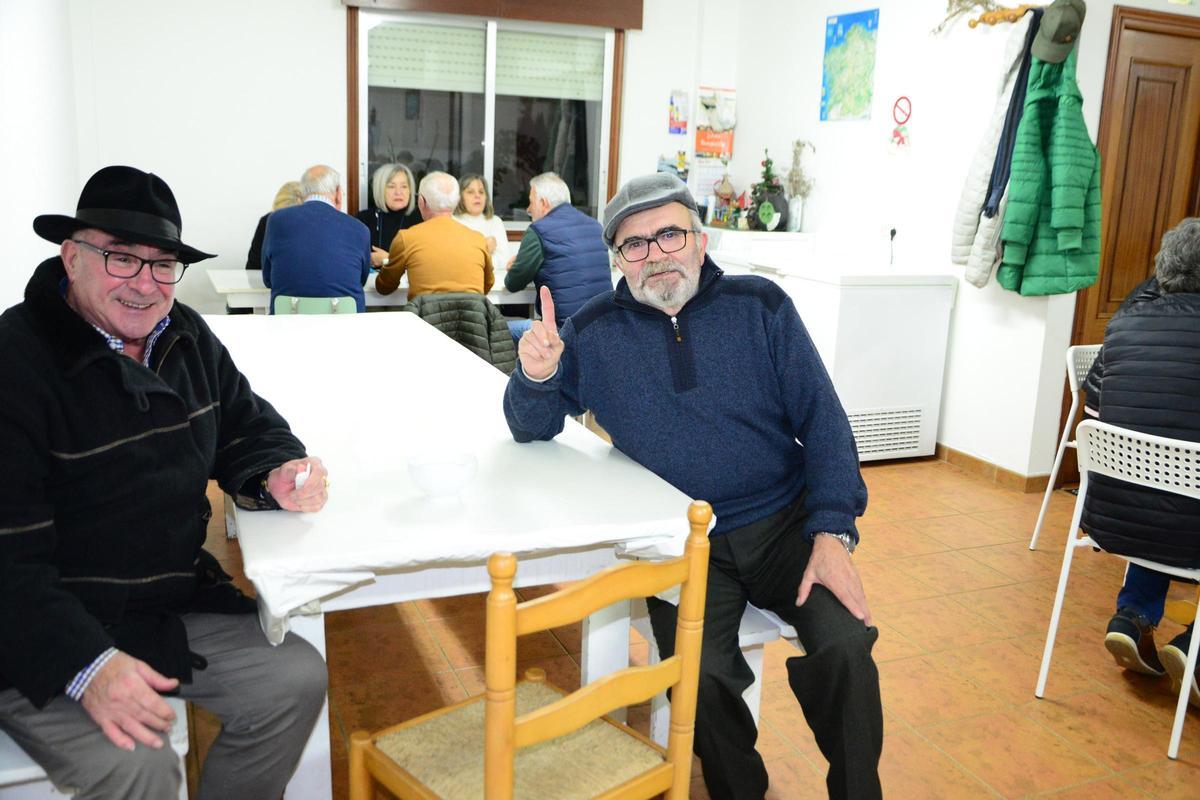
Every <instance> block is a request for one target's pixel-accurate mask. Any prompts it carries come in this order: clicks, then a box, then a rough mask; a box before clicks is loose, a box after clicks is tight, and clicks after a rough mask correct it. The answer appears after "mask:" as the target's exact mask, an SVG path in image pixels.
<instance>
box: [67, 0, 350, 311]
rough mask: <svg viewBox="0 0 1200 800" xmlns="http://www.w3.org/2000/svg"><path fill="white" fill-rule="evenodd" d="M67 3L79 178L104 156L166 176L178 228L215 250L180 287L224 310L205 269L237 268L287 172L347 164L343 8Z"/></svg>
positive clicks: (221, 1)
mask: <svg viewBox="0 0 1200 800" xmlns="http://www.w3.org/2000/svg"><path fill="white" fill-rule="evenodd" d="M70 11H71V23H72V33H73V35H72V38H71V42H70V44H71V46H72V47H73V48H74V51H75V86H76V100H77V113H78V121H79V123H78V148H79V149H78V153H79V174H80V178H79V186H82V184H83V181H85V180H86V179H87V177H88V176H89V175H90V174H91V173H92V172H94V171H95V170H96V169H98V168H100V167H102V166H105V165H108V164H130V165H132V166H136V167H139V168H141V169H145V170H147V171H150V172H154V173H156V174H157V175H160V176H161V177H162V178H164V179H165V180H166V181H167V183H169V184H170V186H171V188H172V190H173V191H174V192H175V197H176V199H177V200H178V201H179V206H180V210H181V212H182V215H183V240H184V241H185V242H187V243H188V244H190V245H192V246H194V247H198V248H200V249H201V250H206V251H208V252H210V253H217V254H218V255H219V257H218V258H216V259H213V260H211V261H207V262H203V263H202V264H201V265H199V266H198V267H196V268H194V269H193V271H192V272H190V273H189V274H188V276H187V278H186V279H185V280H184V281H183V283H181V284H180V288H179V297H180V299H181V300H183V301H184V302H186V303H189V304H191V305H193V306H196V307H197V308H199V309H201V310H202V311H212V312H217V311H221V310H222V308H223V306H222V304H221V303H220V301H219V299H218V298H217V296H216V294H215V293H213V292H212V290H211V288H210V285H209V283H208V280H207V278H206V277H205V276H204V275H203V272H202V269H201V268H202V267H204V266H207V265H214V266H218V267H237V268H241V267H244V266H245V263H246V251H247V249H249V246H250V237H251V235H252V234H253V233H254V226H255V225H256V224H257V222H258V218H259V217H260V216H261V215H262V214H264V213H266V212H267V211H269V210H270V208H271V200H272V199H273V198H274V197H275V192H276V190H277V189H278V188H279V185H280V184H282V183H283V182H284V181H288V180H296V179H298V178H299V177H300V173H301V172H303V171H304V169H305V168H306V167H308V166H309V165H311V164H315V163H326V164H330V165H332V166H334V167H335V168H337V169H338V170H339V171H344V170H345V168H346V10H345V7H344V6H343V5H342V4H341V3H340V2H339V1H338V0H255V1H254V2H252V3H248V2H243V0H204V2H195V0H120V2H103V3H98V2H94V0H71V3H70ZM113 42H122V43H124V44H126V45H128V46H131V47H132V48H133V52H132V55H130V54H129V53H128V52H127V51H124V50H122V51H121V52H120V53H119V54H118V53H116V52H114V51H113V50H112V48H111V44H112V43H113ZM118 114H124V115H128V117H126V118H127V119H128V120H129V121H128V122H121V121H119V118H118V117H117V115H118ZM76 192H78V189H76ZM71 206H72V207H73V206H74V201H72V203H71Z"/></svg>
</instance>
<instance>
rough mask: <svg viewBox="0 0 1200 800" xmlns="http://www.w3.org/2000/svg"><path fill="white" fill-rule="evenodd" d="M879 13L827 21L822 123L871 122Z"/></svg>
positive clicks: (874, 12)
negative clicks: (840, 121)
mask: <svg viewBox="0 0 1200 800" xmlns="http://www.w3.org/2000/svg"><path fill="white" fill-rule="evenodd" d="M878 28H879V9H877V8H876V9H874V10H872V11H858V12H856V13H854V14H840V15H838V16H836V17H827V18H826V20H825V63H824V70H823V74H822V76H821V120H822V121H825V120H831V119H870V118H871V92H872V89H873V88H874V85H875V39H876V35H877V33H878Z"/></svg>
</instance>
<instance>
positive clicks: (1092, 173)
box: [996, 50, 1100, 295]
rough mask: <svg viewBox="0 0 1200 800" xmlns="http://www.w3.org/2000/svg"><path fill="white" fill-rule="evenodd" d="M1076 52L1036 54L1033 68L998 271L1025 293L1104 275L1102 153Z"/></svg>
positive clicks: (1006, 283)
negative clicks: (1056, 58) (1091, 127)
mask: <svg viewBox="0 0 1200 800" xmlns="http://www.w3.org/2000/svg"><path fill="white" fill-rule="evenodd" d="M1075 52H1076V51H1074V50H1072V51H1071V54H1070V55H1069V56H1067V59H1066V61H1064V62H1063V63H1061V64H1047V63H1046V62H1044V61H1041V60H1039V59H1038V58H1036V57H1035V58H1034V59H1033V60H1032V62H1031V64H1030V67H1029V88H1028V92H1027V94H1026V97H1025V113H1024V115H1023V116H1022V117H1021V124H1020V125H1019V126H1018V128H1017V139H1016V143H1015V145H1014V148H1013V160H1012V176H1011V177H1010V178H1009V184H1008V212H1007V215H1006V216H1005V218H1004V232H1003V234H1002V239H1003V242H1004V258H1003V262H1002V263H1001V265H1000V268H999V269H998V270H997V272H996V280H997V281H998V282H999V284H1000V285H1001V286H1003V287H1004V288H1005V289H1012V290H1013V291H1019V292H1020V293H1021V294H1023V295H1046V294H1065V293H1067V292H1074V291H1077V290H1079V289H1085V288H1087V287H1088V286H1091V285H1092V284H1093V283H1095V282H1096V276H1097V275H1098V274H1099V267H1100V156H1099V154H1098V153H1097V152H1096V147H1095V145H1093V144H1092V141H1091V139H1090V138H1088V131H1087V125H1085V124H1084V121H1083V110H1082V108H1081V102H1082V96H1081V95H1080V93H1079V87H1078V85H1077V84H1076V82H1075Z"/></svg>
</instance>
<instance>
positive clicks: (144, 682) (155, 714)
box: [80, 652, 179, 750]
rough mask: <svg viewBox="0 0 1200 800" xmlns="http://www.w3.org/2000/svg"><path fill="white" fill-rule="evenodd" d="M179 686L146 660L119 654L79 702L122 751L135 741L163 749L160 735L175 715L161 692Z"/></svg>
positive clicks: (95, 678)
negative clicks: (152, 667) (155, 669)
mask: <svg viewBox="0 0 1200 800" xmlns="http://www.w3.org/2000/svg"><path fill="white" fill-rule="evenodd" d="M178 685H179V681H178V680H176V679H175V678H166V677H164V676H162V675H160V674H159V673H157V672H155V671H154V670H153V669H151V668H150V665H148V664H146V663H145V662H144V661H139V660H138V659H136V658H134V657H133V656H130V655H128V654H126V653H120V652H118V653H117V654H116V655H115V656H113V657H112V658H111V659H109V660H108V662H107V663H106V664H105V665H104V666H103V667H101V668H100V671H99V672H97V673H96V675H95V677H93V678H92V682H91V683H90V684H88V688H87V690H86V691H85V692H84V693H83V698H82V699H81V700H80V702H81V703H82V704H83V708H84V710H86V711H87V712H88V714H89V715H90V716H91V718H92V719H93V720H95V722H96V724H97V725H99V726H100V730H102V731H104V735H105V736H107V737H108V738H109V740H110V741H111V742H112V743H113V744H115V745H116V746H117V747H120V748H121V749H122V750H132V749H133V748H134V740H137V741H139V742H141V743H142V744H144V745H146V746H147V747H154V748H159V747H162V746H163V740H162V737H161V736H160V735H159V732H165V731H169V730H170V729H171V723H172V722H174V720H175V712H174V711H172V710H171V707H170V706H169V705H167V702H166V701H165V700H163V698H162V696H161V695H160V694H159V692H167V691H170V690H172V689H174V688H175V687H176V686H178Z"/></svg>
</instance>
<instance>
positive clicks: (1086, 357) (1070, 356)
mask: <svg viewBox="0 0 1200 800" xmlns="http://www.w3.org/2000/svg"><path fill="white" fill-rule="evenodd" d="M1099 354H1100V345H1098V344H1080V345H1075V346H1073V347H1068V348H1067V383H1068V385H1070V387H1071V410H1070V411H1069V412H1067V421H1066V422H1064V423H1063V430H1062V438H1061V439H1059V441H1058V452H1057V453H1055V454H1054V468H1053V469H1051V470H1050V482H1049V483H1047V484H1046V496H1045V497H1043V498H1042V510H1041V511H1039V512H1038V518H1037V524H1036V525H1034V526H1033V538H1032V539H1030V540H1029V549H1030V550H1036V549H1037V540H1038V534H1039V533H1041V532H1042V522H1043V521H1044V520H1045V519H1046V509H1047V508H1049V507H1050V497H1051V495H1053V494H1054V482H1055V481H1056V480H1058V468H1059V467H1061V466H1062V460H1063V453H1065V452H1066V451H1067V448H1068V447H1074V446H1075V442H1073V441H1070V439H1071V426H1072V425H1074V424H1075V412H1077V411H1078V410H1079V390H1080V389H1082V388H1083V381H1084V379H1085V378H1086V377H1087V374H1088V370H1090V369H1091V368H1092V362H1094V361H1095V360H1096V356H1097V355H1099Z"/></svg>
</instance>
